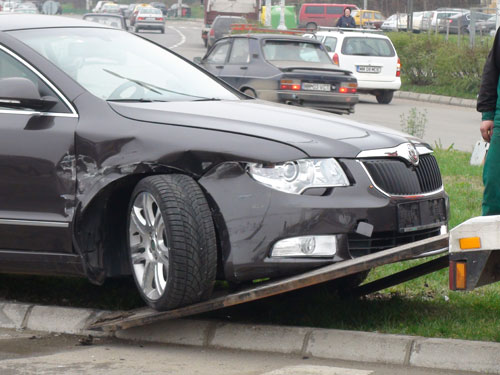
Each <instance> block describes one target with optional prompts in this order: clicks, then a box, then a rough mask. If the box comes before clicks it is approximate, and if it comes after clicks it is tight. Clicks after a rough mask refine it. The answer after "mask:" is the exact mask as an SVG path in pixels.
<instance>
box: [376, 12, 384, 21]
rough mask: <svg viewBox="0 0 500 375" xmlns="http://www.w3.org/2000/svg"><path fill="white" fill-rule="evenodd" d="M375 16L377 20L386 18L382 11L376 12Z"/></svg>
mask: <svg viewBox="0 0 500 375" xmlns="http://www.w3.org/2000/svg"><path fill="white" fill-rule="evenodd" d="M374 16H375V19H376V20H383V19H384V17H382V15H381V14H380V13H375V14H374Z"/></svg>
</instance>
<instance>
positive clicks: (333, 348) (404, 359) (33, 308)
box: [0, 301, 500, 374]
mask: <svg viewBox="0 0 500 375" xmlns="http://www.w3.org/2000/svg"><path fill="white" fill-rule="evenodd" d="M104 313H106V312H105V311H98V310H92V309H80V308H68V307H58V306H38V305H29V304H21V303H10V302H1V301H0V328H17V329H20V330H22V329H24V328H26V329H34V330H38V331H45V332H57V333H68V334H81V335H88V334H92V335H94V336H113V337H116V338H119V339H124V340H133V341H145V342H154V343H160V344H175V345H188V346H198V347H204V348H224V349H236V350H249V351H264V352H268V353H273V352H274V353H282V354H295V355H301V356H303V357H314V358H325V359H336V360H347V361H356V362H369V363H383V364H394V365H405V366H410V367H422V368H433V369H443V370H459V371H469V372H477V373H482V374H486V373H487V374H500V343H494V342H481V341H466V340H452V339H433V338H424V337H416V336H405V335H391V334H381V333H372V332H358V331H343V330H335V329H318V328H305V327H283V326H268V325H253V324H238V323H226V322H219V321H210V320H198V319H179V320H170V321H165V322H160V323H156V324H153V325H149V326H144V327H135V328H130V329H127V330H120V331H116V332H101V331H88V330H86V329H85V327H86V326H87V324H88V323H90V322H91V321H93V320H94V319H96V317H98V316H99V315H101V314H104Z"/></svg>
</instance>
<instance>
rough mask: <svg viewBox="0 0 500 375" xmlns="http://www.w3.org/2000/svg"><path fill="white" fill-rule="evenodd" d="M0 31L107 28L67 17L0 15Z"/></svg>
mask: <svg viewBox="0 0 500 375" xmlns="http://www.w3.org/2000/svg"><path fill="white" fill-rule="evenodd" d="M0 17H1V18H0V31H8V30H28V29H52V28H58V27H94V28H108V27H107V26H105V25H99V24H97V23H95V22H89V21H84V20H79V19H74V18H69V17H61V16H47V15H44V14H15V13H5V14H0Z"/></svg>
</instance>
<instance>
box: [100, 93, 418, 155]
mask: <svg viewBox="0 0 500 375" xmlns="http://www.w3.org/2000/svg"><path fill="white" fill-rule="evenodd" d="M109 105H110V106H111V108H112V109H113V110H114V111H115V112H117V113H118V114H119V115H121V116H123V117H126V118H129V119H134V120H139V121H145V122H151V123H158V124H165V125H174V126H187V127H195V128H203V129H210V130H214V131H221V132H228V133H235V134H241V135H245V136H249V137H258V138H264V139H268V140H272V141H275V142H280V143H284V144H288V145H290V146H292V147H295V148H297V149H299V150H301V151H303V152H304V153H306V154H307V155H309V156H310V157H347V158H354V157H356V156H357V155H358V154H359V152H361V151H364V150H371V149H379V148H387V147H394V146H397V145H399V144H401V143H404V142H408V137H410V136H408V135H406V134H404V133H401V132H398V131H395V130H392V129H388V128H384V127H380V126H376V125H366V124H361V123H358V122H355V121H350V120H348V119H345V118H343V117H341V116H339V115H334V114H330V113H326V112H320V111H315V110H310V109H305V108H300V107H293V106H288V105H282V104H276V103H270V102H264V101H261V100H253V99H248V100H235V101H200V102H153V103H116V102H114V103H113V102H109ZM256 152H258V150H256Z"/></svg>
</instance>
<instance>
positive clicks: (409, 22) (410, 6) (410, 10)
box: [406, 0, 413, 31]
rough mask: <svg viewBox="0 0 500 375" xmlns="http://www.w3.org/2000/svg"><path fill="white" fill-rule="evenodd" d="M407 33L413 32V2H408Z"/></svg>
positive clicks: (410, 0)
mask: <svg viewBox="0 0 500 375" xmlns="http://www.w3.org/2000/svg"><path fill="white" fill-rule="evenodd" d="M406 28H407V30H408V31H413V0H408V18H407V21H406Z"/></svg>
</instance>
